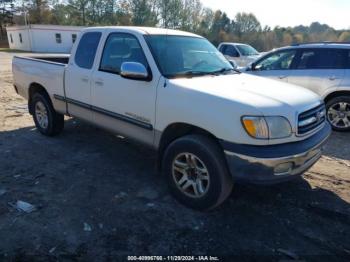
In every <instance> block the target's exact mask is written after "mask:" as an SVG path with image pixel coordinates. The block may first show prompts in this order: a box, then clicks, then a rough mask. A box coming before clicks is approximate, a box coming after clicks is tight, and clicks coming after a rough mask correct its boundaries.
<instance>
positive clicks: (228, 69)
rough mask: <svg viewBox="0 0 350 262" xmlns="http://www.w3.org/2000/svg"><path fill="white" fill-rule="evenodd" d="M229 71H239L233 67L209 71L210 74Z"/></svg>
mask: <svg viewBox="0 0 350 262" xmlns="http://www.w3.org/2000/svg"><path fill="white" fill-rule="evenodd" d="M230 71H235V72H237V73H241V72H240V71H239V70H237V69H234V68H221V69H220V70H216V71H213V72H210V74H215V75H217V74H222V73H225V72H230Z"/></svg>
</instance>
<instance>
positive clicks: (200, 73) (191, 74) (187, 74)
mask: <svg viewBox="0 0 350 262" xmlns="http://www.w3.org/2000/svg"><path fill="white" fill-rule="evenodd" d="M209 74H211V73H210V72H203V71H193V70H190V71H186V72H182V73H178V74H176V75H172V76H171V77H172V78H177V77H195V76H204V75H209Z"/></svg>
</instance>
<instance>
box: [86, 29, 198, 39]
mask: <svg viewBox="0 0 350 262" xmlns="http://www.w3.org/2000/svg"><path fill="white" fill-rule="evenodd" d="M113 29H115V30H122V31H129V32H135V33H139V34H143V35H178V36H192V37H201V36H199V35H196V34H192V33H189V32H185V31H180V30H173V29H165V28H156V27H137V26H103V27H88V28H85V29H83V31H94V30H99V31H103V30H113Z"/></svg>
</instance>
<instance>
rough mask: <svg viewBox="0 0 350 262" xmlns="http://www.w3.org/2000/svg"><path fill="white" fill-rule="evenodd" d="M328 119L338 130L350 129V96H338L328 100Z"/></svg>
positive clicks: (334, 128)
mask: <svg viewBox="0 0 350 262" xmlns="http://www.w3.org/2000/svg"><path fill="white" fill-rule="evenodd" d="M326 107H327V119H328V121H329V123H330V124H331V125H332V128H333V130H336V131H341V132H342V131H343V132H345V131H350V97H348V96H338V97H335V98H332V99H331V100H329V101H328V102H327V105H326Z"/></svg>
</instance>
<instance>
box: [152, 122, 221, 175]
mask: <svg viewBox="0 0 350 262" xmlns="http://www.w3.org/2000/svg"><path fill="white" fill-rule="evenodd" d="M189 134H198V135H203V136H206V137H209V138H211V139H213V140H214V141H215V142H216V144H217V145H218V146H219V147H220V148H222V146H221V145H220V143H219V139H218V138H217V137H216V136H215V135H214V134H212V133H210V132H209V131H207V130H205V129H203V128H201V127H198V126H195V125H191V124H188V123H182V122H179V123H172V124H170V125H168V126H167V127H166V128H165V129H164V131H163V132H162V133H161V136H160V138H159V140H158V141H159V142H158V144H157V148H158V168H161V162H162V161H161V159H162V158H163V154H164V152H165V150H166V148H167V147H168V146H169V145H170V144H171V143H172V142H173V141H175V140H176V139H178V138H180V137H182V136H185V135H189Z"/></svg>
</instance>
